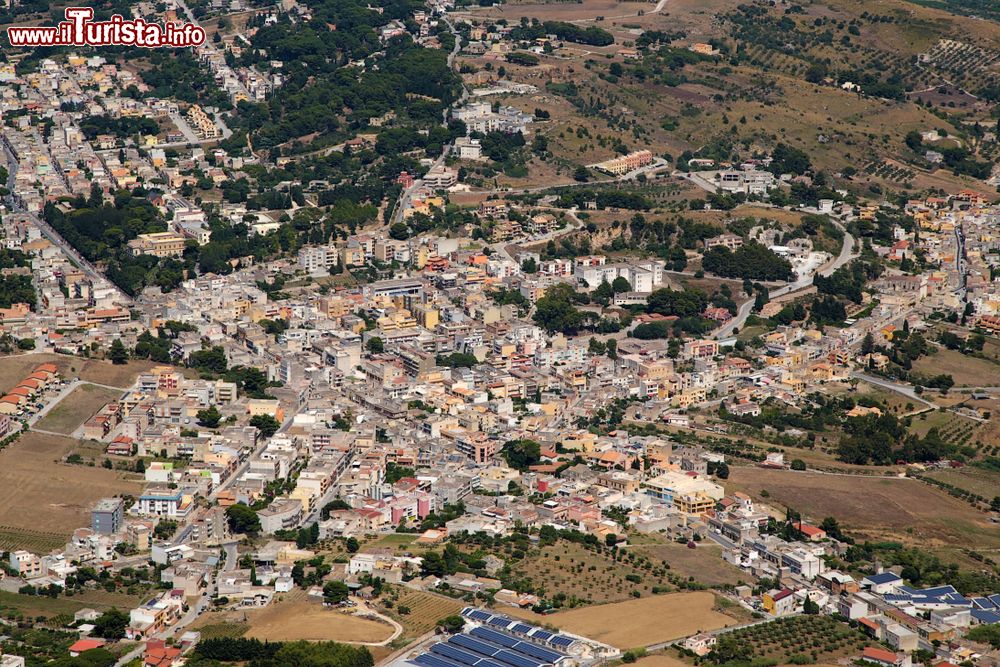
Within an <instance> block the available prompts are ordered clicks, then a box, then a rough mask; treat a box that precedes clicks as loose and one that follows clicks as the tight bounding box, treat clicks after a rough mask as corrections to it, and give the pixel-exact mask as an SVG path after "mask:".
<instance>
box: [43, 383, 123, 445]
mask: <svg viewBox="0 0 1000 667" xmlns="http://www.w3.org/2000/svg"><path fill="white" fill-rule="evenodd" d="M121 395H122V392H120V391H118V390H117V389H106V388H104V387H98V386H97V385H93V384H84V385H80V386H79V387H77V388H76V389H74V390H73V391H72V392H70V394H69V396H67V397H65V398H64V399H62V400H61V401H60V402H59V404H58V405H56V406H55V407H54V408H52V409H51V410H49V411H48V412H47V413H46V414H45V416H44V417H42V418H41V419H39V420H38V422H37V423H36V424H35V428H37V429H38V430H40V431H54V432H55V433H62V434H64V435H70V434H71V433H73V431H75V430H76V429H77V428H78V427H79V426H80V425H82V424H83V423H84V422H85V421H87V420H88V419H90V418H91V417H92V416H94V415H95V414H97V412H98V411H99V410H100V409H101V408H102V407H104V406H105V405H106V404H107V403H109V402H111V401H114V400H116V399H118V398H121Z"/></svg>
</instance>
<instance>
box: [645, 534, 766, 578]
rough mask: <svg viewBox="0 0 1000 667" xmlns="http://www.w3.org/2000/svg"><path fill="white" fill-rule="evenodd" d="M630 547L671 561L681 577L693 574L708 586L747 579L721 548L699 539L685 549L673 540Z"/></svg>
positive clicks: (653, 556)
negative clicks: (694, 545)
mask: <svg viewBox="0 0 1000 667" xmlns="http://www.w3.org/2000/svg"><path fill="white" fill-rule="evenodd" d="M631 550H632V551H636V552H638V553H642V554H646V555H648V556H650V557H652V558H653V559H654V561H655V560H657V559H659V560H664V561H666V562H667V563H669V564H670V571H671V572H673V573H674V574H676V575H679V576H680V577H681V578H683V579H688V578H693V579H694V580H695V581H697V582H699V583H702V584H705V585H708V586H723V585H726V584H732V585H735V584H737V583H739V582H742V581H746V580H747V579H748V577H747V575H746V574H745V573H744V572H743V571H742V570H740V569H739V568H738V567H736V566H734V565H730V564H729V563H727V562H726V561H724V560H722V548H721V547H719V546H718V545H716V544H711V543H709V544H706V543H705V542H702V543H701V544H699V545H698V548H697V549H688V548H687V546H685V545H683V544H678V543H676V542H663V543H661V544H649V545H637V546H635V547H631Z"/></svg>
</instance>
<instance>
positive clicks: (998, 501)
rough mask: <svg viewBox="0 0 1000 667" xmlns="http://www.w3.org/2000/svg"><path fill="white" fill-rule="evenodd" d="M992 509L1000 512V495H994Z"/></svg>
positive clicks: (991, 503) (991, 502)
mask: <svg viewBox="0 0 1000 667" xmlns="http://www.w3.org/2000/svg"><path fill="white" fill-rule="evenodd" d="M990 509H991V510H993V511H994V512H1000V496H993V500H992V501H990Z"/></svg>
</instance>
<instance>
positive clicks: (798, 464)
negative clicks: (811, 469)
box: [792, 459, 806, 470]
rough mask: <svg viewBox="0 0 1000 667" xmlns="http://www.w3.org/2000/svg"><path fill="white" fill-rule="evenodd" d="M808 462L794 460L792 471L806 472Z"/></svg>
mask: <svg viewBox="0 0 1000 667" xmlns="http://www.w3.org/2000/svg"><path fill="white" fill-rule="evenodd" d="M805 469H806V462H805V461H803V460H802V459H792V470H805Z"/></svg>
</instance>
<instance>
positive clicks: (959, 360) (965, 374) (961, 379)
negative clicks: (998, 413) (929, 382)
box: [913, 350, 1000, 387]
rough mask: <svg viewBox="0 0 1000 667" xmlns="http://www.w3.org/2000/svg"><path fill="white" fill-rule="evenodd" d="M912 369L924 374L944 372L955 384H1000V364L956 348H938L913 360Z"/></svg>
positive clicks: (975, 385) (969, 385) (959, 385)
mask: <svg viewBox="0 0 1000 667" xmlns="http://www.w3.org/2000/svg"><path fill="white" fill-rule="evenodd" d="M913 370H914V371H916V372H917V373H922V374H924V375H939V374H941V373H944V374H946V375H950V376H951V377H952V378H954V380H955V386H958V387H961V386H968V387H996V386H1000V364H997V363H994V362H992V361H989V360H987V359H978V358H976V357H970V356H967V355H964V354H962V353H961V352H958V351H956V350H938V351H937V354H929V355H927V356H925V357H921V358H920V359H918V360H917V361H915V362H913Z"/></svg>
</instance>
